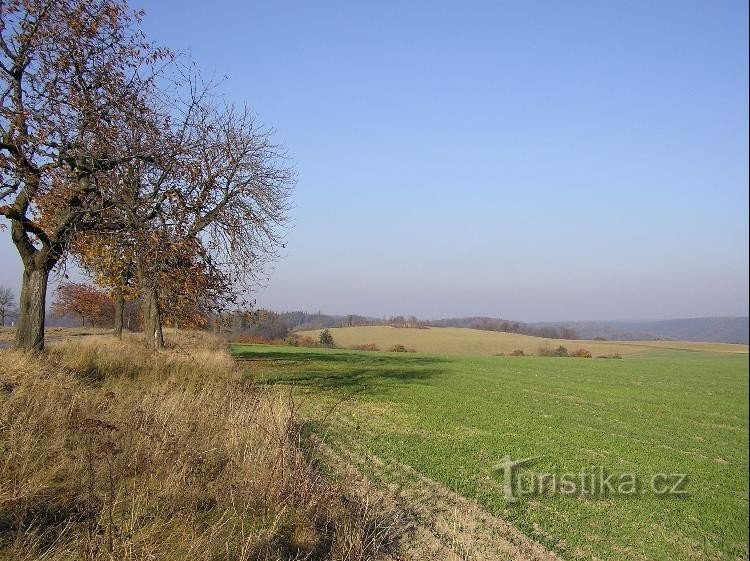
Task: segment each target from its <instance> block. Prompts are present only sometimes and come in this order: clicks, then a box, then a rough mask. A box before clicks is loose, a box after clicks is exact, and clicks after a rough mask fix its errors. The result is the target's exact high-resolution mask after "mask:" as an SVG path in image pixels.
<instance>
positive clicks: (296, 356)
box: [235, 347, 447, 393]
mask: <svg viewBox="0 0 750 561" xmlns="http://www.w3.org/2000/svg"><path fill="white" fill-rule="evenodd" d="M235 357H236V358H237V360H238V361H240V362H242V363H247V364H248V366H249V369H250V372H249V374H250V376H252V377H253V378H254V379H255V380H256V382H258V383H260V384H265V385H279V384H283V385H296V386H307V387H312V388H317V389H342V390H346V391H353V392H361V391H368V392H378V393H386V392H388V391H389V390H390V389H391V388H392V386H393V382H399V383H427V382H428V381H429V379H430V378H432V377H434V376H438V375H440V374H443V373H444V372H445V368H444V367H441V363H444V362H447V361H446V360H445V359H442V358H438V357H425V356H413V355H411V356H410V355H408V354H406V353H404V355H403V356H402V355H394V354H387V355H386V354H380V353H376V352H372V353H356V352H346V351H336V350H328V349H320V350H315V351H278V350H272V349H267V348H263V347H251V348H246V349H243V350H242V351H239V352H236V353H235Z"/></svg>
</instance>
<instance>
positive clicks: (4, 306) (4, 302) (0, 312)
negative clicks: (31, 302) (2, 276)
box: [0, 286, 17, 325]
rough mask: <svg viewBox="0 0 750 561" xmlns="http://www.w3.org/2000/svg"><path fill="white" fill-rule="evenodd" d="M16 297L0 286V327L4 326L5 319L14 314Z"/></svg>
mask: <svg viewBox="0 0 750 561" xmlns="http://www.w3.org/2000/svg"><path fill="white" fill-rule="evenodd" d="M16 311H17V307H16V295H15V294H13V291H12V290H11V289H10V288H7V287H5V286H0V325H5V318H7V317H13V316H14V315H15V314H16Z"/></svg>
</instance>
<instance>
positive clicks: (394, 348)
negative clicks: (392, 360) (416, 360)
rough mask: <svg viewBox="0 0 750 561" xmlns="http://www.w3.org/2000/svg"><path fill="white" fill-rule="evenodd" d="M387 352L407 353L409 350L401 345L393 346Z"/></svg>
mask: <svg viewBox="0 0 750 561" xmlns="http://www.w3.org/2000/svg"><path fill="white" fill-rule="evenodd" d="M388 351H390V352H392V353H407V352H409V350H408V349H407V348H406V347H404V346H403V345H393V346H392V347H391V348H390V349H388Z"/></svg>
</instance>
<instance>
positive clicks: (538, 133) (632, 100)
mask: <svg viewBox="0 0 750 561" xmlns="http://www.w3.org/2000/svg"><path fill="white" fill-rule="evenodd" d="M133 5H134V6H136V7H143V8H144V9H145V10H146V12H147V15H146V20H145V26H146V29H147V32H148V33H149V35H150V36H151V37H152V38H153V39H154V40H156V41H157V42H159V43H161V44H165V45H167V46H170V47H172V48H173V49H175V50H189V51H190V53H191V54H192V57H193V58H194V59H195V60H196V61H197V62H198V64H199V66H201V67H202V68H203V69H206V70H207V71H209V72H211V71H214V72H215V74H216V75H217V76H224V75H226V76H227V80H226V82H225V84H224V89H225V91H226V92H227V94H228V97H229V98H230V99H232V100H234V101H237V102H242V101H247V102H248V103H249V104H250V105H251V106H252V107H253V108H254V110H255V111H256V112H257V114H258V115H259V117H260V119H261V120H262V121H264V122H265V123H267V124H269V125H272V126H274V127H275V128H276V129H277V131H278V132H277V139H278V140H279V141H281V142H283V143H285V144H286V145H287V147H288V150H289V152H290V154H291V155H292V156H293V161H294V163H295V165H296V168H297V170H298V173H299V184H298V187H297V192H296V196H295V207H296V208H295V209H294V211H293V213H292V216H293V220H294V227H293V229H292V230H291V231H290V233H289V235H288V240H287V241H288V244H287V249H286V250H285V257H284V258H283V259H282V260H281V261H280V262H279V263H278V264H277V266H276V268H275V272H274V273H273V274H272V275H271V277H270V279H269V284H268V287H267V288H266V289H263V290H260V291H259V292H258V294H257V298H258V304H259V305H261V306H268V307H273V308H277V309H307V310H312V311H315V310H318V309H322V310H324V311H328V312H333V313H347V312H358V313H364V314H372V315H378V316H380V315H383V314H389V315H390V314H397V313H398V314H416V315H419V316H422V317H430V318H432V317H440V316H454V315H473V314H482V315H493V316H498V315H502V316H504V317H508V318H514V319H520V320H564V319H571V320H573V319H631V318H632V319H635V318H644V319H645V318H671V317H690V316H701V315H747V311H748V241H747V239H748V238H747V236H748V58H747V53H748V27H747V21H748V13H747V3H746V2H741V1H728V0H726V1H724V0H722V1H705V2H691V1H679V2H677V1H675V2H668V1H660V2H598V1H597V2H552V1H550V2H514V3H509V2H460V3H459V2H452V3H447V2H432V1H430V2H427V1H424V2H367V3H365V2H351V1H348V2H343V1H342V2H325V1H321V2H302V1H299V2H283V1H274V2H242V1H233V2H229V1H222V0H214V1H212V2H205V1H203V0H201V1H192V0H191V1H167V0H158V1H157V0H150V1H140V0H134V1H133ZM0 235H2V245H0V255H2V259H3V262H5V261H8V262H9V266H8V267H3V268H2V271H0V283H1V284H6V285H10V286H17V284H18V280H17V278H18V277H19V276H20V268H19V266H18V264H17V256H16V255H15V253H14V250H13V248H12V247H10V243H9V240H8V238H9V236H8V234H7V232H5V233H2V234H0Z"/></svg>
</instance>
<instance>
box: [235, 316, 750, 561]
mask: <svg viewBox="0 0 750 561" xmlns="http://www.w3.org/2000/svg"><path fill="white" fill-rule="evenodd" d="M356 329H363V328H356ZM332 331H333V333H334V337H336V339H337V342H338V343H339V344H342V343H343V344H347V343H348V342H347V341H345V340H342V337H341V335H342V331H340V330H332ZM394 331H397V332H398V334H399V338H398V339H399V340H398V342H401V343H402V344H406V345H410V344H414V343H410V342H409V340H407V339H406V338H405V336H404V333H405V331H406V330H400V329H399V330H394ZM411 331H422V330H411ZM343 332H345V330H344V331H343ZM367 342H377V341H374V340H373V339H369V340H368V341H367ZM582 346H583V345H582ZM689 346H690V347H692V346H693V345H689ZM232 349H233V352H234V353H235V355H236V356H237V357H238V358H239V359H240V360H242V361H244V364H245V367H246V372H247V375H248V376H251V377H252V378H254V379H256V380H258V381H261V382H264V383H267V384H271V385H276V386H278V387H279V389H280V390H283V391H284V392H285V393H289V392H290V391H291V392H292V395H294V399H295V402H296V403H297V404H298V405H299V406H300V408H301V411H302V413H303V415H304V416H305V417H306V418H308V419H310V422H311V427H312V430H313V431H314V432H315V433H316V434H318V435H319V436H320V437H321V438H323V439H324V441H325V442H327V443H328V444H329V445H330V446H331V448H332V449H334V450H336V451H337V457H339V458H344V459H345V460H346V461H347V462H349V463H351V464H352V465H353V466H354V467H355V468H356V469H357V470H359V471H360V472H361V473H364V474H365V475H366V476H367V477H368V478H370V479H371V480H372V481H373V482H375V483H376V484H377V485H379V486H380V487H382V488H387V489H389V490H390V491H391V492H392V493H394V494H395V495H397V496H401V497H407V499H408V501H407V502H414V501H416V502H419V499H415V498H414V497H419V496H422V495H419V494H418V493H421V492H422V491H423V490H424V488H427V487H429V486H430V485H432V482H434V483H435V484H436V485H437V484H439V485H441V486H442V487H443V488H444V489H445V490H446V493H450V492H455V493H457V494H458V495H461V496H463V497H466V498H468V499H470V500H475V501H476V502H477V503H478V504H479V505H481V508H482V509H483V512H486V513H487V515H488V516H492V517H496V519H495V520H498V519H499V520H504V521H508V522H510V523H512V525H513V526H514V527H515V528H517V529H519V530H520V531H521V532H523V534H525V536H527V537H529V538H532V539H533V540H535V541H537V542H539V543H540V544H542V545H543V546H544V547H545V548H546V549H547V550H548V551H549V552H551V553H550V555H558V556H559V557H561V558H563V559H592V558H598V559H611V560H619V559H634V560H636V559H658V560H668V559H677V560H680V559H747V556H748V550H747V530H748V514H747V508H748V483H747V470H748V461H747V454H748V421H747V417H748V381H747V368H748V358H747V356H746V355H742V354H736V353H708V352H685V351H673V350H666V349H657V350H654V349H651V350H652V352H651V353H650V354H643V351H645V350H646V349H641V350H639V352H641V354H639V355H633V356H628V357H626V358H625V359H623V360H604V359H574V358H544V357H480V356H474V357H468V356H463V357H459V356H450V355H448V354H447V353H448V352H449V350H448V349H446V350H445V353H446V354H442V355H437V354H433V355H430V354H421V353H409V354H405V353H385V352H357V351H342V350H329V349H305V348H297V347H278V346H263V345H234V346H233V347H232ZM591 350H592V351H594V349H591ZM500 351H501V350H499V351H496V352H500ZM594 352H599V351H594ZM620 352H622V351H620ZM290 388H291V389H290ZM504 457H510V458H513V459H521V458H529V457H536V458H538V459H537V460H536V461H535V462H534V463H533V465H532V466H530V467H529V468H524V473H526V471H527V469H528V471H529V472H530V473H537V474H540V473H562V472H565V473H568V472H570V473H578V472H580V471H581V470H582V469H584V470H585V469H588V470H589V472H590V473H591V472H593V471H594V468H595V467H601V468H603V469H605V470H606V472H607V473H608V474H609V473H615V474H622V473H634V474H636V476H637V477H638V481H639V483H642V485H640V486H639V487H638V493H637V494H635V495H618V494H608V495H606V496H602V495H596V496H592V495H589V494H586V493H578V494H576V495H562V494H552V493H547V494H539V495H537V496H522V497H520V499H519V500H518V502H515V503H510V502H508V501H506V499H505V497H504V488H503V481H502V479H501V477H500V475H499V474H498V473H497V472H496V471H495V470H493V466H495V465H496V464H498V462H500V461H501V460H502V459H503V458H504ZM656 473H665V474H687V485H686V487H685V491H687V494H685V495H680V496H661V495H657V494H655V493H653V492H651V490H650V489H649V488H648V485H647V483H648V482H649V481H650V478H651V476H652V475H653V474H656ZM423 478H427V479H423ZM425 482H430V483H425ZM408 487H411V491H407V490H404V489H406V488H408ZM426 500H427V501H429V500H430V499H429V498H428V499H424V498H423V499H422V502H423V503H424V502H425V501H426ZM422 506H424V504H423V505H422ZM459 523H460V524H463V525H466V526H471V523H470V521H469V520H467V519H465V518H463V519H460V517H459V518H456V524H459ZM448 525H449V524H448ZM445 526H446V524H445V523H443V524H442V526H440V525H437V526H436V528H437V529H436V530H435V531H434V532H433V534H434V535H433V538H434V539H435V540H438V541H439V540H441V539H442V540H443V547H444V548H445V551H442V552H441V551H439V550H438V549H433V550H434V558H439V559H464V558H470V559H493V558H498V556H493V555H492V552H489V551H487V549H486V548H487V547H491V546H487V544H486V542H485V545H484V546H482V545H481V544H482V543H483V542H482V540H481V539H473V538H471V537H469V538H468V539H466V536H465V535H464V536H463V541H461V540H456V539H452V538H450V537H447V538H446V537H445V536H446V535H448V534H446V532H448V530H445ZM441 527H443V530H445V531H440V528H441ZM495 527H498V526H497V524H495ZM476 531H477V532H479V531H480V530H476ZM508 531H509V532H510V531H511V530H508ZM448 533H449V532H448ZM510 541H513V540H510ZM480 547H485V550H483V551H478V550H475V549H472V548H480ZM446 551H447V552H450V555H448V554H447V553H446ZM508 557H509V558H510V557H512V556H508Z"/></svg>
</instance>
